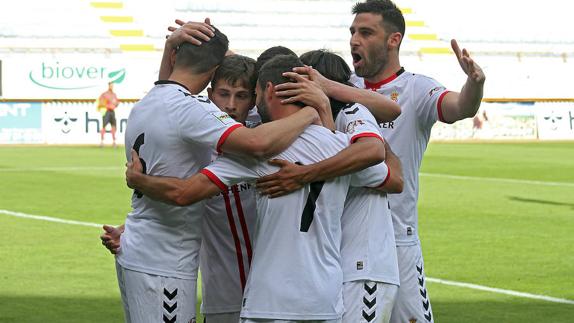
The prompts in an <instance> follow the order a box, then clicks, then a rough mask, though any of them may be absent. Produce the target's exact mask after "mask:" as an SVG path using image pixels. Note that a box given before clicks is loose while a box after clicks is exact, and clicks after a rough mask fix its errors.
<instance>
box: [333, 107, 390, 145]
mask: <svg viewBox="0 0 574 323" xmlns="http://www.w3.org/2000/svg"><path fill="white" fill-rule="evenodd" d="M335 127H336V128H337V130H339V131H341V132H344V133H346V134H347V135H348V136H349V140H350V143H354V142H355V141H357V139H359V138H363V137H374V138H378V139H381V140H383V138H382V137H381V134H380V131H379V125H378V124H377V121H376V120H375V117H374V116H373V115H372V114H371V112H370V111H369V110H368V109H367V108H365V107H364V106H363V105H361V104H358V103H355V104H353V105H348V106H346V107H344V108H343V109H341V111H340V112H339V114H338V115H337V119H336V120H335Z"/></svg>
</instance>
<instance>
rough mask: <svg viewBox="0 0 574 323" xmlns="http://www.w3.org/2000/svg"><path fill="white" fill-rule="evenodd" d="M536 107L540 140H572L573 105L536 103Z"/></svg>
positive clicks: (573, 131) (573, 130) (565, 103)
mask: <svg viewBox="0 0 574 323" xmlns="http://www.w3.org/2000/svg"><path fill="white" fill-rule="evenodd" d="M536 107H537V109H536V110H537V120H538V137H539V138H540V139H549V140H573V139H574V103H572V102H564V103H537V104H536Z"/></svg>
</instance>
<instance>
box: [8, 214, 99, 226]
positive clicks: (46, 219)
mask: <svg viewBox="0 0 574 323" xmlns="http://www.w3.org/2000/svg"><path fill="white" fill-rule="evenodd" d="M0 214H6V215H10V216H15V217H18V218H25V219H33V220H42V221H49V222H57V223H64V224H75V225H83V226H86V227H98V228H101V227H102V226H103V224H99V223H91V222H82V221H74V220H64V219H59V218H53V217H50V216H43V215H32V214H26V213H20V212H12V211H8V210H0Z"/></svg>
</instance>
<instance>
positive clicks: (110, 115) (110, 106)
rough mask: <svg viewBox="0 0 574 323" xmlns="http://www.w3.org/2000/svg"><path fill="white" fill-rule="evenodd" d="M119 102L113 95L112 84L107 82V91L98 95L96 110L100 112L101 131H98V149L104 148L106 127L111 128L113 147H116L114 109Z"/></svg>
mask: <svg viewBox="0 0 574 323" xmlns="http://www.w3.org/2000/svg"><path fill="white" fill-rule="evenodd" d="M119 103H120V101H119V100H118V97H117V95H116V94H115V93H114V83H113V82H108V90H107V91H105V92H104V93H102V94H101V95H100V97H99V98H98V110H99V111H101V112H102V129H101V130H100V136H101V141H100V147H103V146H104V134H105V133H106V126H107V125H108V124H110V125H111V126H112V140H113V142H114V147H115V146H116V112H115V110H116V108H117V107H118V104H119Z"/></svg>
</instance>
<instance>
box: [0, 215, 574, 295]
mask: <svg viewBox="0 0 574 323" xmlns="http://www.w3.org/2000/svg"><path fill="white" fill-rule="evenodd" d="M0 214H6V215H10V216H15V217H19V218H26V219H33V220H42V221H50V222H57V223H64V224H75V225H83V226H87V227H98V228H101V227H102V226H103V224H99V223H91V222H82V221H73V220H64V219H59V218H53V217H49V216H43V215H32V214H26V213H20V212H13V211H8V210H0ZM426 279H427V281H429V282H432V283H438V284H444V285H451V286H457V287H464V288H470V289H477V290H482V291H486V292H491V293H498V294H506V295H511V296H516V297H524V298H532V299H539V300H543V301H548V302H553V303H562V304H572V305H574V301H572V300H569V299H564V298H556V297H550V296H545V295H536V294H530V293H523V292H517V291H513V290H507V289H500V288H493V287H487V286H482V285H476V284H469V283H461V282H455V281H450V280H445V279H438V278H432V277H427V278H426Z"/></svg>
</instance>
